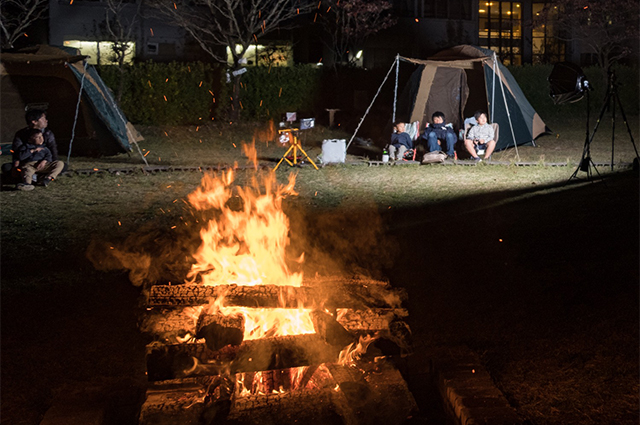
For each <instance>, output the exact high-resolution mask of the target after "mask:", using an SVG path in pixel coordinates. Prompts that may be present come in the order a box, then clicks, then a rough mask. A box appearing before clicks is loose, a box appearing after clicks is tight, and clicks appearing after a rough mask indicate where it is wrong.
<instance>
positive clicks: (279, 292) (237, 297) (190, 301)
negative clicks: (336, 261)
mask: <svg viewBox="0 0 640 425" xmlns="http://www.w3.org/2000/svg"><path fill="white" fill-rule="evenodd" d="M315 292H316V291H314V290H313V289H311V288H306V287H300V286H277V285H261V286H239V285H218V286H204V285H193V284H185V285H155V286H152V287H151V289H150V291H149V295H148V300H147V305H148V306H150V307H154V306H188V305H202V304H207V303H209V302H210V301H211V300H216V299H218V298H220V297H224V299H225V303H226V304H227V305H235V306H247V307H291V308H297V307H298V304H299V303H303V304H304V305H313V304H314V303H317V304H319V302H320V300H319V299H318V297H317V296H316V295H315ZM283 303H284V305H283Z"/></svg>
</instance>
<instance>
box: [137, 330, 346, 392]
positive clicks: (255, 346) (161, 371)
mask: <svg viewBox="0 0 640 425" xmlns="http://www.w3.org/2000/svg"><path fill="white" fill-rule="evenodd" d="M340 349H341V347H333V346H331V345H329V344H327V343H326V342H325V341H324V340H323V339H322V338H320V337H319V336H318V335H316V334H307V335H292V336H280V337H275V338H262V339H256V340H249V341H243V342H242V344H240V345H239V346H236V347H233V346H228V347H225V348H223V349H221V350H218V351H214V350H211V349H210V348H209V347H207V345H206V344H204V343H188V344H167V345H164V344H157V343H153V344H150V345H149V346H148V347H147V378H148V379H149V381H159V380H167V379H175V378H183V377H188V376H203V375H215V374H218V373H221V372H224V371H229V370H231V371H233V372H257V371H263V370H272V369H286V368H290V367H298V366H306V365H309V364H319V363H324V362H329V361H335V360H337V358H338V353H339V351H340Z"/></svg>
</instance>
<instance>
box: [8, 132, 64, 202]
mask: <svg viewBox="0 0 640 425" xmlns="http://www.w3.org/2000/svg"><path fill="white" fill-rule="evenodd" d="M17 154H18V161H19V162H18V166H17V168H18V169H19V170H20V175H21V178H22V181H21V182H20V183H18V185H17V186H16V189H18V190H32V189H33V184H32V183H33V175H34V174H39V175H41V176H42V179H40V180H39V183H40V184H41V185H42V186H45V187H47V186H48V185H49V183H51V182H52V181H53V179H55V178H56V177H58V174H60V173H61V172H62V169H63V168H64V164H63V163H62V161H53V160H52V156H51V151H50V150H49V149H48V148H47V147H45V146H44V136H43V135H42V132H41V131H40V130H39V129H37V128H32V129H31V130H29V138H28V140H27V143H25V144H23V145H21V146H20V148H19V150H18V152H17Z"/></svg>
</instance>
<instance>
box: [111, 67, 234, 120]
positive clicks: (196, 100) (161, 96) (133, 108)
mask: <svg viewBox="0 0 640 425" xmlns="http://www.w3.org/2000/svg"><path fill="white" fill-rule="evenodd" d="M99 72H100V76H101V77H102V79H103V80H104V82H105V84H107V86H109V87H110V88H111V89H112V90H113V92H114V93H115V92H116V91H117V88H118V83H119V80H120V78H121V74H120V71H119V70H118V68H117V67H115V66H101V67H100V68H99ZM221 74H222V73H221V69H220V67H217V66H215V65H210V64H205V63H201V62H194V63H178V62H171V63H154V62H144V63H137V64H133V65H127V66H125V67H124V69H123V73H122V78H123V79H124V83H123V93H122V99H121V101H120V107H121V108H122V110H123V111H124V113H125V115H126V116H127V118H128V119H129V121H131V122H132V123H134V124H146V125H177V124H198V123H202V122H206V121H208V120H210V119H211V118H212V117H214V116H215V113H216V111H217V110H224V109H225V107H226V105H227V104H228V103H227V102H226V99H227V98H228V96H227V95H226V87H225V85H223V84H221V83H220V75H221ZM212 94H213V95H212ZM214 99H215V102H214Z"/></svg>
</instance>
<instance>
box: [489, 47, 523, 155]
mask: <svg viewBox="0 0 640 425" xmlns="http://www.w3.org/2000/svg"><path fill="white" fill-rule="evenodd" d="M493 57H494V64H495V66H496V69H497V70H498V72H500V64H498V63H497V62H496V52H493ZM493 74H494V75H495V72H494V73H493ZM498 79H499V80H500V88H501V89H502V100H503V101H504V107H505V109H506V110H507V118H508V119H509V128H510V129H511V137H512V138H513V147H514V148H516V157H517V158H518V161H520V154H519V153H518V144H517V143H516V135H515V133H514V132H513V123H512V122H511V113H510V112H509V105H507V97H506V96H505V94H504V83H503V82H502V74H500V75H498ZM494 86H495V84H494ZM491 120H493V116H492V117H491Z"/></svg>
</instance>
